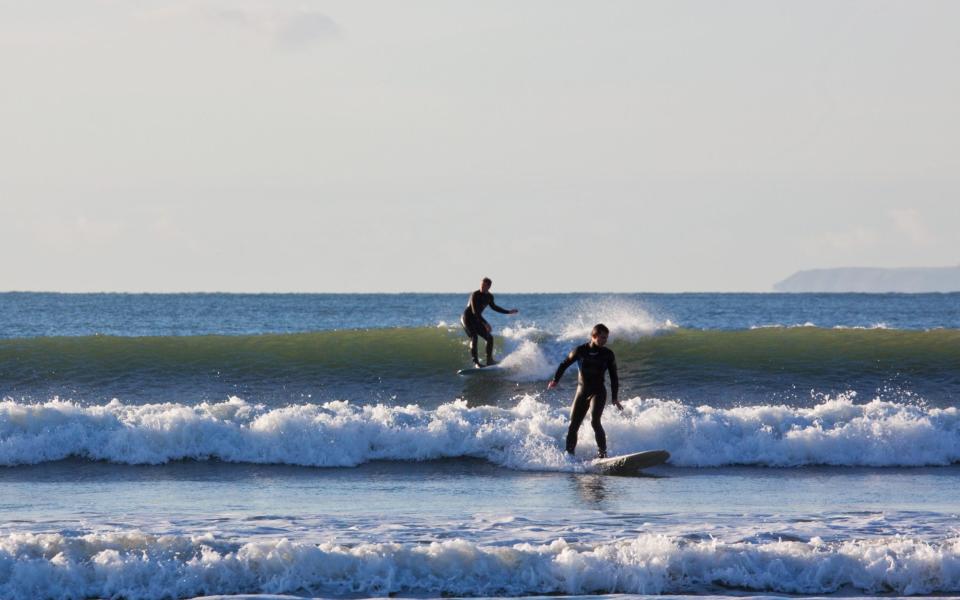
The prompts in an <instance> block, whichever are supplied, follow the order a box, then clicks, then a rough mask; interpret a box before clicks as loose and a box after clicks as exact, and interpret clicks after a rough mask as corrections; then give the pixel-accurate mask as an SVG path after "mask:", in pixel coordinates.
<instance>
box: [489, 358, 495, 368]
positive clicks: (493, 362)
mask: <svg viewBox="0 0 960 600" xmlns="http://www.w3.org/2000/svg"><path fill="white" fill-rule="evenodd" d="M495 364H497V361H495V360H493V359H492V358H488V359H487V366H488V367H492V366H493V365H495Z"/></svg>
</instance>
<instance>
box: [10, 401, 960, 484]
mask: <svg viewBox="0 0 960 600" xmlns="http://www.w3.org/2000/svg"><path fill="white" fill-rule="evenodd" d="M559 393H560V394H561V396H562V404H559V405H553V406H551V405H549V404H547V403H545V402H544V401H543V398H540V397H538V396H524V397H522V398H520V399H519V400H518V401H517V403H516V404H515V405H514V406H512V407H510V408H500V407H495V406H479V407H469V406H468V405H467V403H466V402H464V401H462V400H457V401H454V402H450V403H448V404H444V405H441V406H440V407H438V408H436V409H434V410H428V409H424V408H421V407H419V406H415V405H409V406H386V405H382V404H376V405H357V404H351V403H348V402H344V401H336V402H327V403H324V404H298V405H291V406H286V407H282V408H270V407H266V406H263V405H256V404H250V403H248V402H245V401H244V400H241V399H239V398H231V399H230V400H228V401H225V402H221V403H204V404H199V405H195V406H191V405H184V404H175V403H165V404H149V405H140V406H138V405H125V404H123V403H121V402H119V401H117V400H114V401H112V402H110V403H109V404H107V405H105V406H81V405H78V404H75V403H72V402H67V401H63V400H58V399H54V400H51V401H49V402H46V403H43V404H21V403H17V402H14V401H12V400H5V401H3V402H0V465H20V464H34V463H41V462H46V461H53V460H60V459H63V458H67V457H71V456H77V457H83V458H88V459H93V460H106V461H111V462H115V463H122V464H159V463H165V462H169V461H174V460H183V459H197V460H205V459H219V460H223V461H229V462H246V463H276V464H293V465H309V466H323V467H349V466H355V465H358V464H361V463H364V462H367V461H370V460H401V461H402V460H430V459H438V458H448V457H479V458H484V459H486V460H488V461H490V462H493V463H495V464H499V465H503V466H506V467H509V468H514V469H524V470H561V471H581V470H583V466H582V463H580V462H579V461H573V460H570V459H568V458H567V456H566V455H565V453H564V451H563V447H562V440H563V438H564V435H565V433H566V428H567V422H568V416H567V415H568V412H567V411H568V409H567V407H566V398H567V394H568V393H569V390H568V389H564V390H561V391H560V392H559ZM548 397H550V398H559V396H552V395H551V396H548ZM854 400H855V396H854V395H853V394H848V395H845V396H840V397H836V398H827V399H825V400H823V401H821V402H820V404H818V405H816V406H813V407H810V408H795V407H789V406H782V405H764V406H749V407H738V408H727V409H721V408H713V407H710V406H700V407H691V406H687V405H684V404H681V403H679V402H675V401H670V400H657V399H643V400H641V399H639V398H633V399H629V400H626V401H625V402H624V405H625V410H624V411H623V412H622V413H621V412H617V411H615V410H608V411H607V412H606V413H605V414H604V418H603V422H604V428H605V429H606V431H607V437H608V439H609V441H610V450H611V452H612V453H615V454H621V453H628V452H636V451H640V450H648V449H652V448H664V449H666V450H668V451H670V453H671V455H672V458H671V463H672V464H673V465H677V466H688V467H711V466H722V465H734V464H745V465H767V466H799V465H811V464H823V465H865V466H878V467H884V466H920V465H946V464H950V463H953V462H958V461H960V412H958V410H957V409H956V408H953V407H950V408H942V409H941V408H930V407H924V406H921V405H915V404H898V403H893V402H886V401H881V400H873V401H871V402H868V403H865V404H856V403H855V402H854ZM579 450H580V452H581V453H583V454H584V456H589V455H590V454H592V453H593V452H595V446H594V440H593V432H592V430H591V428H590V427H589V425H584V427H583V428H582V429H581V431H580V446H579Z"/></svg>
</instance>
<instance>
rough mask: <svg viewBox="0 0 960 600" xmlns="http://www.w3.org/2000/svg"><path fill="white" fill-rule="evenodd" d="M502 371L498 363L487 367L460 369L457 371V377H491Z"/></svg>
mask: <svg viewBox="0 0 960 600" xmlns="http://www.w3.org/2000/svg"><path fill="white" fill-rule="evenodd" d="M505 370H506V369H504V368H503V367H502V366H500V363H497V364H495V365H490V366H489V367H469V368H467V369H460V370H459V371H457V375H491V374H493V373H497V372H503V371H505Z"/></svg>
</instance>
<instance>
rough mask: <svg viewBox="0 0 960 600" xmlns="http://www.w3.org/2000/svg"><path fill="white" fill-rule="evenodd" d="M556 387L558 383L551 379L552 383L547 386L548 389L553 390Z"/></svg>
mask: <svg viewBox="0 0 960 600" xmlns="http://www.w3.org/2000/svg"><path fill="white" fill-rule="evenodd" d="M555 387H557V382H556V381H554V380H552V379H551V380H550V383H548V384H547V389H548V390H552V389H553V388H555Z"/></svg>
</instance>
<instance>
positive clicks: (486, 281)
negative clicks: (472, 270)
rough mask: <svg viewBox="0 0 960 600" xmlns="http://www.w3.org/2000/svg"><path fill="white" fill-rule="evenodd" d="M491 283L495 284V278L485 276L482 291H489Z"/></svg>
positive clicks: (481, 284) (481, 286)
mask: <svg viewBox="0 0 960 600" xmlns="http://www.w3.org/2000/svg"><path fill="white" fill-rule="evenodd" d="M491 285H493V280H492V279H490V278H489V277H484V278H483V279H482V280H481V281H480V291H481V292H486V291H489V290H490V286H491Z"/></svg>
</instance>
